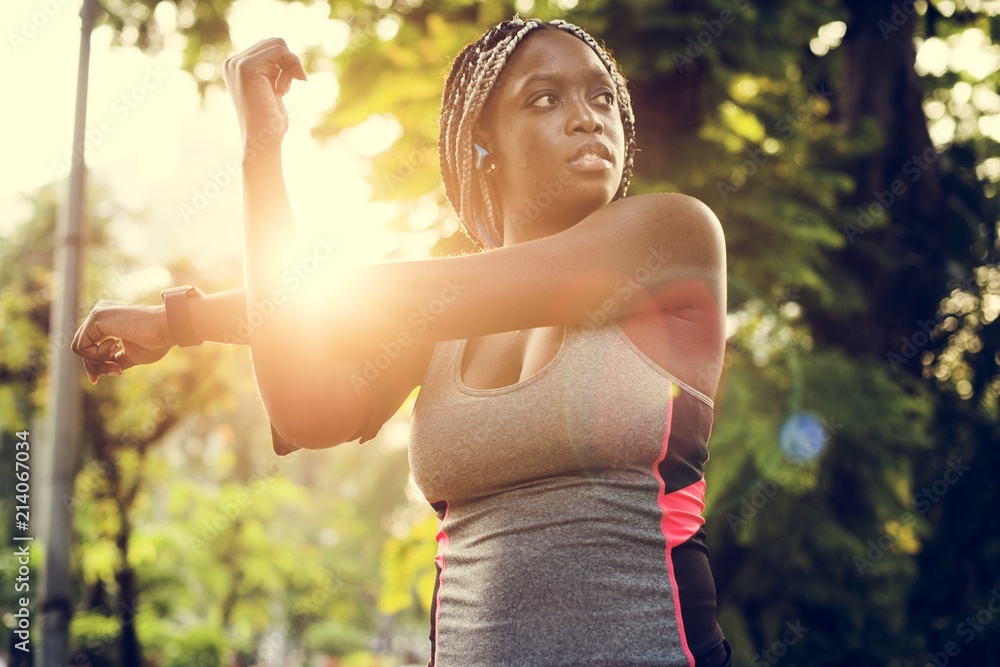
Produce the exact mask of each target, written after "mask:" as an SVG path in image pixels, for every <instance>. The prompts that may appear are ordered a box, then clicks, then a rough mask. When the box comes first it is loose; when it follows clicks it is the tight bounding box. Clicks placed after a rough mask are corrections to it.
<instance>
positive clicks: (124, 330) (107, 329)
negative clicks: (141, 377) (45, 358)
mask: <svg viewBox="0 0 1000 667" xmlns="http://www.w3.org/2000/svg"><path fill="white" fill-rule="evenodd" d="M173 345H174V343H173V341H171V340H170V331H169V329H168V327H167V315H166V310H165V309H164V307H163V306H142V305H136V304H131V303H124V302H122V301H108V300H101V301H98V302H97V305H95V306H94V309H93V310H92V311H90V315H88V316H87V319H86V320H84V322H83V324H81V325H80V328H79V329H77V332H76V335H75V336H74V337H73V345H72V347H73V352H75V353H76V354H78V355H80V356H81V357H83V365H84V367H85V368H86V369H87V376H88V377H89V378H90V382H91V384H97V380H98V378H100V377H101V376H102V375H121V374H122V371H124V370H125V369H127V368H131V367H132V366H138V365H139V364H151V363H153V362H154V361H159V360H160V359H162V358H163V356H164V355H165V354H166V353H167V352H169V351H170V348H171V347H172V346H173Z"/></svg>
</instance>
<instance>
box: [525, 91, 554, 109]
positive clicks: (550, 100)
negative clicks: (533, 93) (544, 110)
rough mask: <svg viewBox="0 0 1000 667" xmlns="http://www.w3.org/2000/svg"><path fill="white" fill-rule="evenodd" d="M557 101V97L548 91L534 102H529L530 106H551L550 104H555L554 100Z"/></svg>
mask: <svg viewBox="0 0 1000 667" xmlns="http://www.w3.org/2000/svg"><path fill="white" fill-rule="evenodd" d="M558 101H559V98H557V97H556V96H555V95H553V94H551V93H549V94H546V95H542V96H541V97H539V98H538V99H536V100H535V101H534V102H532V103H531V106H533V107H551V106H555V104H556V102H558Z"/></svg>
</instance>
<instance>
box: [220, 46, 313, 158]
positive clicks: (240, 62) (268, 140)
mask: <svg viewBox="0 0 1000 667" xmlns="http://www.w3.org/2000/svg"><path fill="white" fill-rule="evenodd" d="M224 74H225V78H226V85H227V86H228V87H229V93H230V94H231V95H232V97H233V103H234V104H235V105H236V115H237V117H238V118H239V120H240V132H241V133H242V135H243V149H244V151H246V150H248V149H249V148H251V147H252V148H253V149H254V150H260V149H261V148H263V147H266V146H269V145H275V144H278V143H280V142H281V139H282V137H284V136H285V131H286V130H287V129H288V113H287V112H286V111H285V105H284V104H283V103H282V101H281V97H282V96H283V95H284V94H285V93H287V92H288V89H289V88H291V86H292V79H300V80H302V81H305V80H306V72H305V70H304V69H303V68H302V63H301V61H299V59H298V57H297V56H296V55H295V54H293V53H292V52H291V51H289V50H288V46H286V45H285V40H283V39H281V38H272V39H265V40H264V41H262V42H258V43H257V44H254V45H253V46H251V47H250V48H249V49H247V50H246V51H242V52H240V53H237V54H236V55H235V56H231V57H230V58H229V59H228V60H226V64H225V68H224Z"/></svg>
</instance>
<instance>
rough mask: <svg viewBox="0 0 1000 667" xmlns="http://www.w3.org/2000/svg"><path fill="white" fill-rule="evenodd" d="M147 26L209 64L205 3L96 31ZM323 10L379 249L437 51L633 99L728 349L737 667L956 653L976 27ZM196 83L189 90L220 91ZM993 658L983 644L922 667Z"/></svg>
mask: <svg viewBox="0 0 1000 667" xmlns="http://www.w3.org/2000/svg"><path fill="white" fill-rule="evenodd" d="M168 4H169V5H173V6H174V7H176V11H175V12H173V14H170V16H174V17H175V23H176V27H177V28H178V29H179V30H180V31H181V33H182V34H183V35H184V36H185V37H186V38H187V39H188V42H187V50H186V57H187V60H186V63H187V66H188V67H189V68H190V69H191V70H192V71H194V69H195V65H196V64H197V63H198V62H199V61H205V62H209V64H213V63H214V64H215V65H218V64H219V63H220V61H221V60H222V59H223V58H224V55H223V54H225V52H227V51H228V32H227V30H226V28H225V20H224V19H225V15H226V12H227V10H228V7H229V3H228V2H227V1H226V0H221V1H220V2H214V3H197V4H195V3H193V2H190V1H189V0H188V1H185V2H177V3H174V2H173V1H172V0H170V1H169V2H167V3H163V2H161V3H158V4H155V3H151V2H140V3H128V2H121V3H115V4H112V3H108V11H109V17H108V21H109V23H111V24H112V25H113V26H114V27H116V28H118V29H119V31H120V32H119V34H120V36H121V38H122V43H138V44H139V45H140V46H143V47H154V48H155V46H156V44H157V39H154V36H155V35H158V34H164V33H165V32H169V29H170V25H169V21H168V20H166V19H164V21H163V22H162V25H161V22H160V21H158V18H157V17H158V16H160V17H161V18H162V17H164V16H167V13H166V10H164V9H160V7H161V6H164V7H165V6H166V5H168ZM329 4H330V16H331V18H332V19H335V20H338V21H342V22H344V23H346V24H347V25H349V26H350V28H351V39H350V40H349V42H348V44H347V45H346V47H345V48H344V50H343V51H342V52H341V53H340V54H339V55H338V56H337V57H336V66H337V67H338V69H339V73H340V93H339V98H338V101H337V105H336V106H335V108H334V109H332V110H331V112H330V114H329V115H328V117H327V118H326V119H325V120H324V121H323V122H322V123H321V124H320V125H319V126H318V127H317V128H316V130H315V132H316V135H317V136H318V137H320V138H323V137H329V136H333V135H334V134H336V133H338V132H341V131H344V130H346V129H348V128H351V127H353V126H355V125H357V124H359V123H362V122H364V121H365V120H367V119H368V118H370V117H371V116H372V115H381V116H383V117H384V118H388V119H390V120H392V121H394V122H396V123H398V124H399V126H400V129H401V135H400V138H399V139H398V140H397V141H396V143H395V144H394V145H393V146H392V148H391V149H389V150H388V151H386V152H384V153H382V154H380V155H377V156H376V157H375V158H374V160H373V161H374V164H375V172H374V176H373V178H372V181H373V183H372V184H373V187H374V188H375V191H376V194H377V195H378V196H380V197H384V198H391V199H395V200H398V201H399V202H400V204H401V207H402V210H401V214H400V215H399V217H398V220H397V221H396V223H395V228H396V229H397V230H398V231H399V232H400V233H401V234H406V233H407V232H409V231H410V226H409V221H410V219H411V218H410V214H411V213H412V211H413V210H414V209H415V208H417V207H419V206H425V205H426V204H427V202H428V201H430V202H436V203H437V204H439V205H442V206H441V208H440V210H441V211H445V210H446V209H447V207H446V206H443V203H444V202H443V197H442V194H441V192H440V186H439V185H438V172H437V168H436V166H437V165H436V160H437V154H436V148H435V142H436V132H435V121H436V115H437V108H438V104H439V96H440V90H441V87H442V83H443V77H444V74H445V72H446V71H447V67H448V65H449V63H450V60H451V58H453V57H454V56H455V55H456V54H457V53H458V51H459V50H460V49H461V47H462V46H464V44H466V43H467V42H468V41H470V40H471V39H473V38H474V37H475V36H477V35H478V34H479V33H480V32H481V31H482V30H483V29H485V28H486V27H488V26H489V25H490V24H492V23H494V22H496V21H497V20H499V19H501V18H504V17H507V16H510V15H512V14H514V13H515V11H517V10H519V11H520V12H521V13H522V14H523V15H525V16H527V15H536V16H540V17H542V18H554V17H565V18H568V19H569V20H572V21H574V22H577V23H579V24H580V25H582V26H584V27H585V28H587V29H588V30H590V31H591V32H592V33H593V34H595V35H596V36H598V37H599V38H602V39H605V40H606V41H607V43H608V44H609V45H610V46H611V47H612V48H613V49H614V52H615V54H616V56H617V58H618V60H619V61H620V62H621V63H622V66H623V68H624V70H625V72H626V74H627V75H628V76H629V77H630V79H631V82H632V86H633V96H634V101H635V106H636V115H637V130H638V138H639V147H640V149H641V152H640V153H639V154H638V156H637V162H636V166H637V178H636V180H635V187H634V188H633V192H644V191H679V192H685V193H688V194H692V195H694V196H697V197H699V198H700V199H702V200H703V201H705V202H706V203H707V204H709V206H711V207H712V208H713V209H714V210H715V211H716V213H717V214H718V215H719V217H720V219H721V220H722V221H723V224H724V226H725V229H726V235H727V243H728V248H729V276H730V294H729V309H730V312H731V314H732V316H731V319H732V324H733V328H734V333H733V335H732V337H731V339H730V349H729V354H728V357H727V359H728V363H727V374H726V378H725V383H724V385H723V387H722V388H721V389H720V392H719V397H718V410H717V423H716V428H715V431H714V434H713V438H712V452H713V459H712V462H711V463H710V465H709V477H708V480H709V489H710V497H709V503H710V504H709V508H708V514H709V524H708V528H709V544H710V547H711V548H712V552H713V554H712V560H713V566H714V568H715V571H716V577H717V580H718V584H719V599H720V621H721V623H722V624H723V626H724V628H725V629H726V632H727V634H728V635H729V636H730V638H731V640H732V641H733V644H734V647H736V650H737V654H738V655H739V656H744V659H745V657H751V656H755V655H756V659H757V660H758V661H760V660H764V661H767V662H770V660H769V659H768V658H773V657H774V655H776V654H771V653H764V652H765V651H769V650H771V648H772V647H774V646H776V645H777V644H776V642H779V641H780V640H779V638H780V637H781V635H782V633H783V632H784V630H785V628H786V625H785V624H786V623H796V622H801V623H802V624H803V625H804V626H806V627H808V628H809V630H808V634H806V635H805V638H804V639H803V641H801V642H797V643H796V644H795V645H794V646H782V651H783V654H784V651H787V655H786V656H785V657H784V658H783V659H782V660H783V663H784V664H789V665H793V664H801V665H841V664H842V665H892V664H913V663H915V662H918V661H919V662H920V663H921V664H922V663H923V662H924V661H926V658H927V657H928V656H927V654H928V653H930V654H931V656H934V655H935V654H938V653H940V652H941V651H944V650H945V645H946V644H947V642H949V641H956V642H957V641H959V640H962V641H963V642H964V640H965V639H966V636H965V635H964V631H963V627H962V626H961V624H962V623H963V622H964V620H965V619H966V618H967V617H968V616H969V615H973V616H975V614H976V612H977V611H979V610H982V609H984V608H986V607H985V604H986V602H987V600H988V599H989V597H990V595H991V594H992V593H993V592H994V591H995V590H996V587H997V585H998V582H1000V571H998V567H1000V566H998V563H1000V559H997V558H996V554H997V553H998V551H1000V549H998V547H1000V534H998V532H1000V527H998V525H997V524H996V522H994V521H992V520H991V517H992V513H993V511H994V510H995V508H996V502H997V481H996V478H997V471H998V468H1000V466H998V462H997V456H998V452H1000V449H998V447H997V446H996V445H997V441H998V439H1000V417H998V412H1000V411H998V410H997V394H998V392H1000V378H998V373H997V364H998V362H1000V359H998V353H997V350H998V348H1000V345H998V343H1000V340H998V336H1000V334H998V325H997V316H998V310H1000V271H998V267H997V254H996V253H997V222H998V217H1000V216H998V205H997V182H998V180H1000V160H998V158H997V157H996V155H997V141H998V132H997V130H996V118H997V114H998V111H1000V98H998V96H997V94H996V92H995V91H996V90H997V87H998V86H997V84H998V73H997V70H998V63H1000V57H998V54H997V51H998V47H997V46H996V45H995V44H993V43H992V41H991V37H995V35H996V34H997V33H998V28H1000V25H998V22H1000V19H998V17H997V14H998V12H997V9H996V7H995V3H979V2H971V1H967V0H957V1H950V0H932V1H929V2H916V3H909V2H906V3H903V2H893V1H892V0H877V1H876V2H861V1H860V0H820V1H819V2H795V1H792V0H766V1H762V2H749V1H748V0H711V1H710V2H693V1H692V0H673V1H671V2H666V3H659V4H657V3H652V4H651V3H648V2H638V1H635V0H632V1H628V2H626V1H624V0H593V1H588V2H586V3H579V4H575V3H573V2H562V3H559V2H551V3H549V2H531V1H530V0H523V1H518V2H516V3H484V2H473V1H472V0H444V1H441V2H433V3H432V2H425V3H411V2H406V1H404V0H398V1H396V2H377V3H374V4H373V3H369V2H365V1H363V0H331V2H330V3H329ZM209 5H210V6H209ZM136 7H139V8H138V9H135V8H136ZM141 7H145V10H143V9H142V8H141ZM157 31H159V32H157ZM918 53H920V54H921V57H920V58H918V57H917V54H918ZM302 55H303V56H304V58H305V60H306V62H307V67H308V66H319V59H320V58H321V57H323V56H322V54H321V53H320V52H318V51H317V52H309V53H305V54H302ZM198 71H199V72H200V74H199V75H198V76H199V77H200V78H199V82H200V85H201V86H202V87H203V88H204V86H205V85H208V84H209V83H210V82H211V81H212V77H213V76H214V77H218V71H219V70H218V68H217V67H216V68H215V69H214V70H213V69H212V68H201V69H200V70H198ZM439 229H440V230H441V232H442V240H441V241H440V242H439V243H438V245H437V247H436V251H437V252H439V253H450V252H456V251H462V250H467V249H469V247H470V246H469V244H468V242H467V240H466V239H465V238H464V237H463V236H462V235H461V234H460V233H456V230H457V224H456V221H455V219H454V216H452V215H450V214H446V213H442V214H441V215H440V217H439ZM802 415H811V417H802ZM793 417H795V418H793ZM810 419H811V420H812V421H811V422H810ZM810 423H812V424H813V426H812V428H811V429H806V430H802V426H801V424H810ZM783 436H784V442H785V444H786V445H787V446H786V447H785V448H784V449H783V448H782V438H783ZM803 447H804V449H803ZM803 451H806V452H809V451H812V452H814V453H815V454H816V456H814V457H813V458H809V456H804V455H802V452H803ZM966 468H967V469H966ZM959 472H961V475H959ZM414 531H415V532H414V535H417V534H423V535H428V534H429V533H430V528H428V527H427V526H425V525H423V524H420V526H419V527H415V528H414ZM410 546H412V545H411V544H410V543H409V542H408V541H407V540H403V541H400V542H392V543H390V545H389V546H387V549H388V551H387V552H386V559H387V565H386V568H385V569H386V576H387V577H389V578H388V580H387V588H386V589H385V590H384V591H383V594H382V597H381V599H382V604H383V605H384V607H385V608H386V609H387V610H390V609H400V608H401V605H403V604H405V603H404V602H402V600H403V599H405V598H408V599H412V600H413V605H414V609H416V608H417V607H419V602H418V601H419V600H420V599H424V598H425V597H426V593H421V594H418V595H416V596H414V595H412V594H411V593H408V592H407V591H409V586H410V585H411V584H412V581H408V580H407V578H408V577H410V576H413V575H415V574H416V573H417V572H419V568H418V567H415V566H414V564H413V563H412V562H411V558H410V556H405V557H404V554H418V553H419V551H420V550H419V549H415V548H410ZM393 554H396V555H399V556H400V558H401V559H402V560H401V561H400V562H399V564H398V565H399V567H398V568H395V567H392V566H390V565H389V564H388V561H394V558H393ZM413 557H414V558H416V557H417V556H413ZM394 570H395V574H393V571H394ZM424 585H426V584H424ZM965 629H968V627H966V628H965ZM960 633H963V634H960ZM997 654H1000V626H997V625H996V624H994V625H988V624H985V625H983V626H982V627H981V628H980V630H977V631H976V632H974V633H973V636H972V637H969V638H968V642H967V643H963V644H961V653H960V654H959V655H958V656H957V657H953V658H951V662H949V664H970V665H972V664H977V665H978V664H988V659H989V656H995V655H997Z"/></svg>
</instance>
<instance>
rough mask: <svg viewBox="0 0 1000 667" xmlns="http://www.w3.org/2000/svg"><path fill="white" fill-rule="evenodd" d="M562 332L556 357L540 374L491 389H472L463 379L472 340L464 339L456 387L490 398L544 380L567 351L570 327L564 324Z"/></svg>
mask: <svg viewBox="0 0 1000 667" xmlns="http://www.w3.org/2000/svg"><path fill="white" fill-rule="evenodd" d="M562 330H563V331H562V339H561V340H560V341H559V349H558V350H557V351H556V354H555V356H554V357H552V358H551V359H550V360H549V363H547V364H545V365H544V366H542V367H541V368H540V369H539V370H538V372H536V373H535V374H533V375H531V376H530V377H527V378H525V379H523V380H519V381H518V382H515V383H514V384H508V385H504V386H503V387H491V388H489V389H477V388H475V387H470V386H469V385H467V384H465V380H463V379H462V366H463V365H464V362H465V351H466V349H467V348H468V346H469V340H470V339H468V338H465V339H463V340H462V341H461V344H460V345H459V347H458V353H457V354H456V355H455V362H454V366H455V371H454V372H455V383H456V385H457V386H458V388H459V390H461V391H462V392H463V393H465V394H470V395H473V396H488V395H492V394H505V393H507V392H511V391H516V390H517V389H521V388H522V387H525V386H527V385H530V384H534V383H535V382H537V381H538V380H540V379H542V378H543V377H545V376H546V375H548V374H549V373H551V372H552V369H553V368H555V367H556V365H557V364H558V362H559V360H560V359H562V357H563V354H564V352H565V350H566V339H567V338H569V327H568V326H567V325H565V324H563V325H562Z"/></svg>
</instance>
